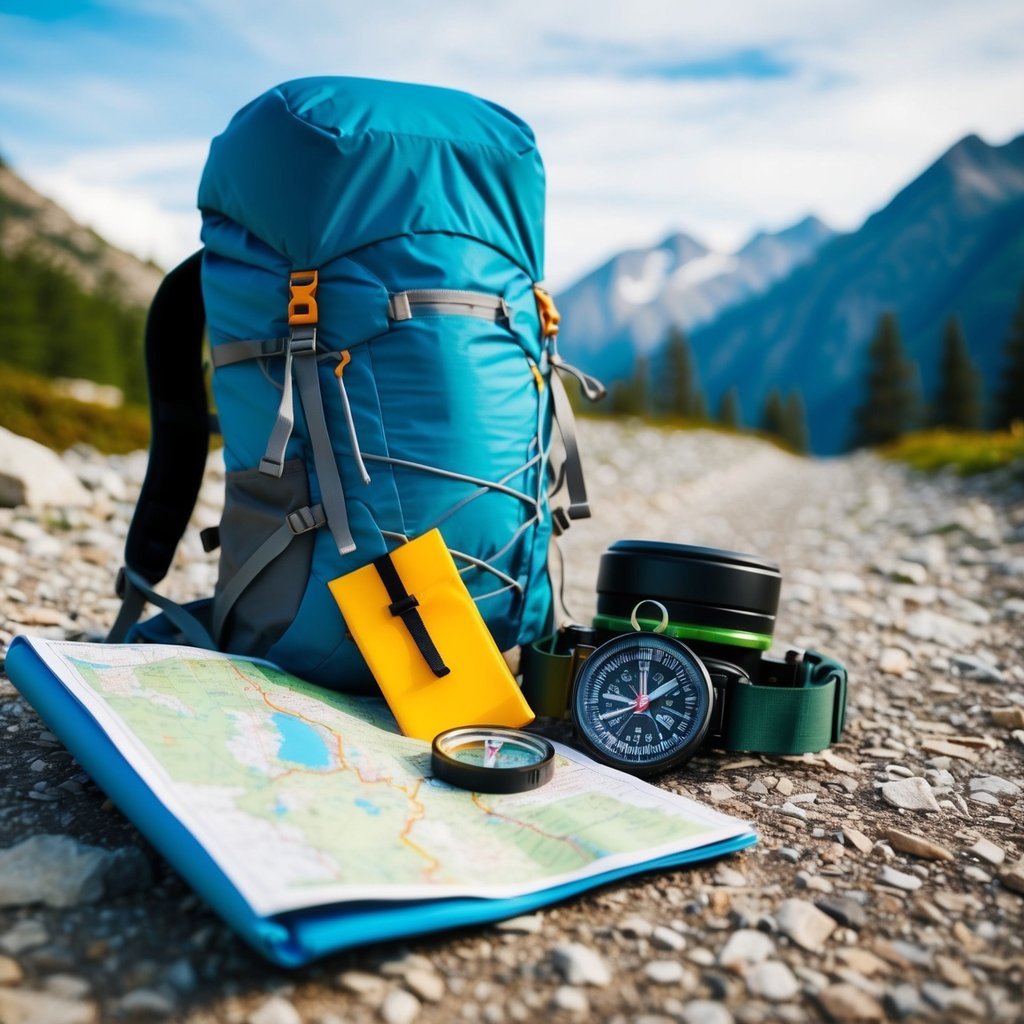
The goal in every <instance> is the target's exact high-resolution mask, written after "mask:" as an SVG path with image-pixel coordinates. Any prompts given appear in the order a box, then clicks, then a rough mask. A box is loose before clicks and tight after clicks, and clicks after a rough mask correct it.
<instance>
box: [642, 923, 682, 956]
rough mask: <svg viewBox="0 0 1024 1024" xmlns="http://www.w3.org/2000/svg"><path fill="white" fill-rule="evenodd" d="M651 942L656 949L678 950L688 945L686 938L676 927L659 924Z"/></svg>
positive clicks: (652, 934)
mask: <svg viewBox="0 0 1024 1024" xmlns="http://www.w3.org/2000/svg"><path fill="white" fill-rule="evenodd" d="M651 944H652V945H653V946H654V948H655V949H671V950H674V951H676V952H678V951H679V950H681V949H683V948H684V947H685V946H686V939H684V938H683V937H682V935H680V934H679V932H677V931H676V930H675V929H674V928H666V927H665V926H664V925H663V924H659V925H658V926H657V927H656V928H655V929H654V931H653V932H652V933H651Z"/></svg>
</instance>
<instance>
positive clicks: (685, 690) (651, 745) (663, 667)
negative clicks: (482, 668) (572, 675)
mask: <svg viewBox="0 0 1024 1024" xmlns="http://www.w3.org/2000/svg"><path fill="white" fill-rule="evenodd" d="M644 603H648V604H654V605H657V606H658V607H660V608H661V610H662V612H663V613H664V614H663V621H662V623H661V624H660V627H656V629H655V632H652V633H646V632H634V633H625V634H623V635H621V636H617V637H615V638H614V639H612V640H609V641H608V642H607V643H604V644H602V645H601V646H600V647H597V648H595V649H594V650H593V651H592V652H591V653H590V654H589V655H587V657H586V660H585V661H583V663H582V665H581V666H580V668H579V671H578V672H577V675H576V679H575V681H574V683H573V689H572V696H571V698H570V704H569V708H570V713H571V715H572V720H573V724H574V725H575V727H576V734H577V738H578V740H579V741H580V743H581V744H582V745H583V746H584V747H585V748H586V750H587V752H588V753H589V754H590V755H591V756H592V757H594V758H595V759H596V760H598V761H601V762H602V763H603V764H607V765H610V766H611V767H613V768H619V769H621V770H623V771H627V772H631V773H632V774H634V775H651V774H654V773H655V772H661V771H665V770H666V769H668V768H672V767H675V766H676V765H680V764H683V763H684V762H686V761H688V760H689V759H690V758H691V757H692V756H693V755H694V754H695V753H696V752H697V749H698V748H699V747H700V744H701V741H702V740H703V739H704V736H705V734H706V733H707V731H708V724H709V722H710V720H711V708H712V700H713V691H712V686H711V678H710V676H709V675H708V671H707V669H706V668H705V667H704V664H703V663H702V662H701V660H700V659H699V658H698V657H697V656H696V655H695V654H694V653H693V651H691V650H690V648H689V647H687V646H686V645H685V644H684V643H682V642H681V641H679V640H676V639H674V638H673V637H669V636H664V635H662V634H661V632H660V631H659V628H661V629H663V628H664V625H665V624H666V623H667V622H668V613H667V612H665V609H664V607H663V606H661V605H659V604H658V602H655V601H650V602H644ZM639 607H640V606H639V605H638V606H637V608H639ZM636 611H637V609H634V611H633V616H632V623H633V627H634V629H638V628H639V627H638V623H637V620H636Z"/></svg>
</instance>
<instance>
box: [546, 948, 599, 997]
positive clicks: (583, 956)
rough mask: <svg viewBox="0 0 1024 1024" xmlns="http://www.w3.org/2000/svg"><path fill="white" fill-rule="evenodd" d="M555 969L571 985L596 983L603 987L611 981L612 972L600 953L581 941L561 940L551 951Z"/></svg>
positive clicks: (595, 984)
mask: <svg viewBox="0 0 1024 1024" xmlns="http://www.w3.org/2000/svg"><path fill="white" fill-rule="evenodd" d="M551 960H552V963H553V964H554V967H555V970H556V971H558V973H559V974H560V975H561V976H562V977H563V978H565V980H566V981H567V982H568V983H569V984H570V985H594V986H596V987H598V988H603V987H604V986H605V985H608V984H610V983H611V980H612V972H611V971H610V970H609V968H608V965H607V964H606V963H605V962H604V959H603V958H602V957H601V954H600V953H597V952H596V951H595V950H593V949H591V948H590V947H589V946H584V945H583V944H582V943H579V942H561V943H559V944H558V945H557V946H555V948H554V949H553V950H552V951H551Z"/></svg>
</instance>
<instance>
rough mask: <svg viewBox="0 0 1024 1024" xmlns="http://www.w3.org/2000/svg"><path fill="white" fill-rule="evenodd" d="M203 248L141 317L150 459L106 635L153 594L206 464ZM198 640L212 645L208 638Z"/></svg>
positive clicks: (112, 639) (133, 617)
mask: <svg viewBox="0 0 1024 1024" xmlns="http://www.w3.org/2000/svg"><path fill="white" fill-rule="evenodd" d="M202 256H203V253H202V250H200V251H199V252H197V253H194V254H193V255H192V256H190V257H189V258H188V259H187V260H185V261H184V262H183V263H181V264H180V265H179V266H177V267H176V268H175V269H174V270H172V271H171V272H170V273H169V274H168V275H167V276H166V277H165V278H164V280H163V283H162V284H161V285H160V287H159V288H158V289H157V293H156V295H155V296H154V298H153V302H152V305H151V306H150V308H149V315H148V317H147V319H146V380H147V383H148V385H149V402H150V424H151V437H150V444H149V465H148V467H147V469H146V479H145V481H144V482H143V484H142V491H141V493H140V495H139V501H138V504H137V505H136V507H135V514H134V515H133V516H132V523H131V527H130V529H129V530H128V539H127V541H126V543H125V553H124V559H125V568H126V569H127V570H128V571H127V572H125V571H122V572H120V573H119V574H118V584H117V592H118V596H119V597H120V598H121V599H122V602H123V603H122V606H121V612H120V614H119V615H118V617H117V621H116V622H115V623H114V626H113V627H112V629H111V631H110V633H109V635H108V636H107V641H108V642H109V643H119V642H121V641H123V640H124V638H125V636H126V635H127V633H128V630H129V629H130V628H131V626H132V625H134V623H135V622H137V621H138V618H139V616H140V615H141V614H142V609H143V607H144V605H145V603H146V601H147V599H152V598H151V595H152V590H151V587H152V585H154V584H156V583H159V582H160V580H162V579H163V578H164V576H166V575H167V570H168V569H169V568H170V566H171V561H172V560H173V558H174V552H175V549H176V548H177V546H178V541H180V540H181V537H182V534H183V533H184V532H185V527H186V526H187V525H188V521H189V518H190V517H191V515H192V509H193V507H194V506H195V503H196V498H197V497H198V495H199V488H200V485H201V484H202V481H203V472H204V470H205V469H206V456H207V452H208V449H209V443H210V420H209V408H208V406H207V401H206V385H205V382H204V380H203V366H202V345H203V330H204V328H205V326H206V313H205V309H204V307H203V293H202V289H201V286H200V270H201V268H202ZM195 639H196V638H192V642H195ZM203 646H212V640H211V641H210V643H209V644H208V645H207V644H204V645H203Z"/></svg>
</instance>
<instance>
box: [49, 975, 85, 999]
mask: <svg viewBox="0 0 1024 1024" xmlns="http://www.w3.org/2000/svg"><path fill="white" fill-rule="evenodd" d="M43 984H44V985H45V987H46V991H47V992H49V993H50V995H51V996H59V997H60V998H61V999H84V998H85V997H86V996H87V995H88V994H89V993H90V992H91V991H92V985H90V984H89V982H88V981H86V979H85V978H80V977H79V976H78V975H77V974H51V975H49V977H47V979H46V981H45V982H44V983H43Z"/></svg>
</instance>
